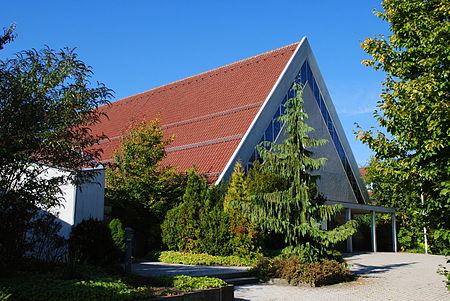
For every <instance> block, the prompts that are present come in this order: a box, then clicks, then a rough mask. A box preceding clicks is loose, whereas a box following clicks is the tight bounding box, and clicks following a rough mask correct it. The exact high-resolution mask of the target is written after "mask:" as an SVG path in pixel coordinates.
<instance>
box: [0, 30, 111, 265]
mask: <svg viewBox="0 0 450 301" xmlns="http://www.w3.org/2000/svg"><path fill="white" fill-rule="evenodd" d="M13 30H14V28H13V27H11V28H10V29H8V30H6V32H5V34H4V35H3V36H1V37H0V49H1V48H3V47H4V45H5V43H7V42H10V41H11V40H12V38H13V37H14V34H13ZM91 76H92V69H91V67H89V66H87V65H86V64H84V63H83V62H82V61H80V60H79V59H78V58H77V54H76V53H75V52H74V50H72V49H68V48H66V49H62V50H60V51H54V50H52V49H50V48H48V47H47V48H44V49H43V50H40V51H37V50H28V51H22V52H20V53H18V54H16V56H15V57H14V58H6V59H2V60H0V220H1V223H0V227H1V228H0V265H1V267H0V270H2V271H4V270H6V269H7V266H9V265H11V264H15V263H17V260H18V259H20V256H22V255H23V254H24V253H25V252H26V250H27V247H29V246H28V245H27V242H26V240H25V237H26V235H25V233H26V232H27V231H28V230H29V227H30V225H31V224H30V223H31V222H32V220H33V218H37V216H36V213H37V211H38V209H49V208H54V207H55V206H58V205H59V203H60V198H61V194H60V192H61V190H60V187H61V185H63V184H65V183H68V182H69V181H73V182H79V181H82V180H85V179H86V178H85V177H84V175H85V174H83V173H82V172H81V171H80V170H81V169H82V168H84V167H94V166H96V165H97V163H96V159H98V157H99V154H100V150H99V148H95V147H93V146H95V145H96V144H97V143H98V142H99V140H100V139H102V138H103V137H102V136H98V135H93V134H92V133H91V132H90V130H89V128H90V126H92V125H93V124H95V123H97V122H99V120H100V117H101V115H102V114H101V113H100V112H99V111H98V110H97V108H98V106H100V105H103V104H106V103H108V100H109V99H110V97H111V90H110V89H108V88H107V87H105V86H104V85H103V84H100V83H98V84H96V85H92V84H91V83H90V79H91ZM49 166H56V167H60V168H64V172H63V173H61V176H55V177H48V176H46V173H47V172H48V169H49ZM5 267H6V269H4V268H5Z"/></svg>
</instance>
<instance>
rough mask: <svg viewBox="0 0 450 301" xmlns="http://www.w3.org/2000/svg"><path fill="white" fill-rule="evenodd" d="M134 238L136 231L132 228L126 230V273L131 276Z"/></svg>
mask: <svg viewBox="0 0 450 301" xmlns="http://www.w3.org/2000/svg"><path fill="white" fill-rule="evenodd" d="M133 236H134V230H133V229H132V228H129V227H127V228H125V262H124V266H125V273H126V274H131V268H132V262H131V256H132V254H133Z"/></svg>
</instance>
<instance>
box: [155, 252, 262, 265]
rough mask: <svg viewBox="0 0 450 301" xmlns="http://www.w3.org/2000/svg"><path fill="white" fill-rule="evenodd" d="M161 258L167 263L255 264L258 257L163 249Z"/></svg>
mask: <svg viewBox="0 0 450 301" xmlns="http://www.w3.org/2000/svg"><path fill="white" fill-rule="evenodd" d="M159 260H160V261H162V262H167V263H182V264H198V265H229V266H253V265H255V264H256V259H248V258H241V257H237V256H213V255H209V254H193V253H183V252H176V251H163V252H161V254H160V255H159Z"/></svg>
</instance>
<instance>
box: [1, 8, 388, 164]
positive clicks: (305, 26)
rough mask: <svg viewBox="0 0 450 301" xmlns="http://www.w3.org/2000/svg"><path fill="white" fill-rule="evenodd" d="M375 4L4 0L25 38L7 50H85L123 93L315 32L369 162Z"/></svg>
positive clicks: (375, 78) (334, 89) (355, 144)
mask: <svg viewBox="0 0 450 301" xmlns="http://www.w3.org/2000/svg"><path fill="white" fill-rule="evenodd" d="M374 8H377V9H380V0H362V1H361V0H353V1H349V0H341V1H335V0H322V1H304V0H302V1H284V0H278V1H273V0H272V1H265V0H260V1H253V0H240V1H234V0H228V1H211V0H209V1H200V0H199V1H195V0H190V1H186V0H185V1H178V0H171V1H150V0H148V1H144V0H136V1H134V0H129V1H124V0H122V1H118V0H101V1H100V0H99V1H96V0H89V1H86V0H77V1H75V0H72V1H67V0H66V1H50V0H40V1H36V0H28V1H23V0H15V1H4V2H3V3H2V4H1V10H0V20H2V22H1V24H0V26H3V27H5V26H8V25H9V24H11V23H15V24H16V26H17V30H16V33H17V35H18V37H17V39H16V41H15V42H14V43H12V44H9V45H8V46H7V47H6V49H5V50H3V51H2V53H0V56H1V57H3V58H4V57H5V56H10V55H11V54H12V53H14V52H17V51H20V50H23V49H30V48H36V49H40V48H42V47H43V46H44V45H48V46H50V47H51V48H54V49H59V48H62V47H65V46H68V47H76V48H77V52H78V54H79V55H80V58H81V59H82V60H83V61H85V62H86V63H87V64H89V65H91V66H92V67H93V70H94V79H95V80H97V81H100V82H103V83H105V84H106V85H107V86H108V87H109V88H111V89H113V90H114V91H115V99H120V98H123V97H126V96H129V95H132V94H135V93H139V92H143V91H145V90H148V89H151V88H154V87H157V86H160V85H163V84H166V83H170V82H173V81H175V80H178V79H182V78H184V77H187V76H190V75H194V74H197V73H200V72H203V71H206V70H209V69H212V68H215V67H219V66H221V65H224V64H228V63H232V62H234V61H237V60H240V59H244V58H246V57H250V56H253V55H257V54H259V53H262V52H266V51H269V50H272V49H275V48H278V47H281V46H285V45H287V44H290V43H293V42H296V41H299V40H300V39H301V38H302V37H303V36H307V37H308V39H309V41H310V43H311V46H312V48H313V51H314V54H315V56H316V59H317V61H318V64H319V67H320V69H321V71H322V75H323V77H324V79H325V82H326V83H327V86H328V90H329V92H330V94H331V97H332V99H333V102H334V104H335V106H336V109H337V111H338V114H339V117H340V119H341V122H342V124H343V126H344V129H345V131H346V135H347V139H348V140H349V141H350V144H351V147H352V149H353V153H354V155H355V157H356V161H357V162H358V165H360V166H362V165H364V164H365V163H366V162H367V160H368V158H369V156H370V155H371V152H370V150H369V149H368V148H367V147H366V146H365V145H362V144H361V143H360V142H359V141H357V140H355V138H354V137H355V135H354V134H353V130H355V129H356V127H355V125H354V123H355V122H357V123H359V124H360V125H361V126H362V127H363V128H365V129H367V128H369V127H370V126H376V123H375V121H374V118H373V117H372V112H373V110H374V109H375V106H376V101H377V99H378V95H379V94H380V91H381V81H382V80H383V78H384V75H383V74H382V73H381V72H376V71H374V70H372V69H370V68H368V67H364V66H362V65H361V60H363V59H364V58H367V55H366V54H365V53H364V52H363V50H362V49H361V48H360V46H359V45H360V43H361V41H363V40H364V39H365V38H367V37H373V36H375V35H377V34H382V33H385V34H386V33H388V25H387V23H385V22H383V21H381V20H380V19H378V18H376V17H375V16H374V15H373V13H372V11H373V9H374Z"/></svg>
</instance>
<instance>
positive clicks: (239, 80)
mask: <svg viewBox="0 0 450 301" xmlns="http://www.w3.org/2000/svg"><path fill="white" fill-rule="evenodd" d="M297 45H298V43H294V44H291V45H288V46H285V47H282V48H279V49H276V50H273V51H269V52H266V53H263V54H260V55H257V56H254V57H251V58H248V59H244V60H242V61H238V62H236V63H232V64H229V65H226V66H223V67H219V68H216V69H213V70H210V71H207V72H204V73H201V74H198V75H195V76H191V77H188V78H186V79H182V80H179V81H176V82H174V83H171V84H167V85H164V86H161V87H158V88H155V89H152V90H149V91H146V92H143V93H140V94H136V95H133V96H130V97H127V98H124V99H121V100H117V101H115V102H113V103H112V104H110V105H109V106H103V107H101V108H100V110H101V111H103V112H105V113H106V114H107V115H108V119H106V118H103V120H102V122H101V123H99V124H97V125H96V126H94V127H93V128H92V130H93V131H94V133H98V134H101V133H104V134H106V135H107V136H108V137H109V140H105V141H103V142H102V143H101V145H100V147H101V148H102V149H103V151H104V153H103V156H102V160H103V162H107V161H110V160H111V159H112V157H113V153H114V151H115V150H116V149H117V147H118V146H119V141H120V140H119V137H120V136H121V135H122V134H123V132H124V131H125V130H126V129H127V128H128V125H129V124H130V123H131V122H132V121H133V120H150V119H153V118H155V117H159V118H160V122H161V125H162V128H163V130H164V132H165V135H167V136H168V135H172V134H174V135H175V141H174V142H173V143H172V144H171V145H169V147H168V148H167V149H166V151H167V157H166V158H165V159H164V161H163V164H165V165H171V166H176V167H177V168H178V169H179V170H185V169H188V168H191V167H192V166H193V165H195V166H196V167H197V168H198V170H199V171H201V172H205V173H209V174H210V176H212V177H217V176H218V175H219V173H220V172H222V170H223V169H224V167H225V165H226V163H227V162H228V160H229V159H230V157H231V156H232V154H233V152H234V151H235V149H236V147H237V146H238V144H239V142H240V140H241V139H242V137H243V136H244V134H245V132H246V131H247V129H248V128H249V126H250V124H251V122H252V120H253V119H254V118H255V116H256V114H257V112H258V111H259V109H260V108H261V105H262V104H263V102H264V101H265V99H266V98H267V96H268V94H269V92H270V91H271V89H272V88H273V86H274V85H275V83H276V81H277V79H278V77H279V76H280V74H281V73H282V71H283V69H284V68H285V66H286V64H287V63H288V61H289V59H290V58H291V56H292V55H293V53H294V51H295V49H296V47H297Z"/></svg>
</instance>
